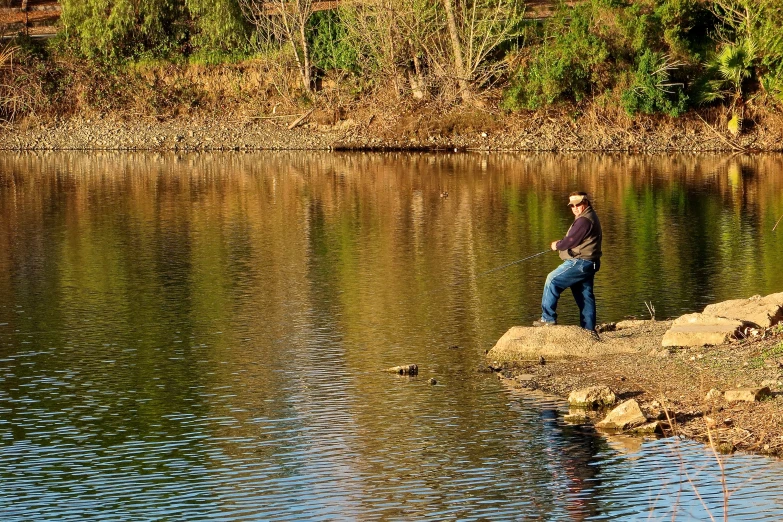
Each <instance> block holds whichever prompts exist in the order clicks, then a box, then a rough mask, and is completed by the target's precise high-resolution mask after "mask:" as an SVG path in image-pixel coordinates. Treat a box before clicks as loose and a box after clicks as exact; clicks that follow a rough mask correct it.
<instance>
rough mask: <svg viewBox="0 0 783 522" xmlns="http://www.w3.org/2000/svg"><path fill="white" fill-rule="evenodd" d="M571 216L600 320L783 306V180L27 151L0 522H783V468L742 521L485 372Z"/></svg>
mask: <svg viewBox="0 0 783 522" xmlns="http://www.w3.org/2000/svg"><path fill="white" fill-rule="evenodd" d="M573 190H587V191H588V192H590V193H591V194H593V196H594V201H595V207H596V209H597V212H598V213H599V216H600V217H601V219H602V224H603V228H604V233H605V240H604V252H605V257H604V260H603V262H602V269H601V272H599V274H598V277H597V288H596V293H597V299H598V314H599V321H601V322H603V321H615V320H619V319H622V318H624V317H628V316H638V317H648V310H647V306H646V305H645V302H647V303H651V304H652V306H654V307H655V310H656V315H657V317H658V318H665V317H670V316H676V315H679V314H681V313H684V312H691V311H698V310H700V309H701V308H702V307H703V306H705V305H706V304H708V303H712V302H716V301H718V300H724V299H729V298H741V297H748V296H751V295H754V294H767V293H772V292H780V291H783V270H781V268H780V261H779V258H780V252H783V223H781V226H779V227H778V228H777V229H776V230H775V231H773V230H772V229H773V227H774V225H775V223H776V221H777V219H778V218H779V217H780V216H781V215H783V158H781V157H780V156H714V155H666V156H626V155H615V156H611V155H602V156H599V155H518V154H517V155H483V154H443V155H432V154H364V153H353V154H326V153H324V154H318V153H301V152H297V153H275V154H272V153H269V154H203V155H195V154H194V155H174V154H171V155H154V154H113V153H106V154H102V153H93V154H76V153H74V154H63V153H59V154H40V155H37V154H23V155H8V154H5V155H0V483H1V484H2V488H0V519H2V520H3V521H23V520H24V521H27V520H36V521H40V520H85V519H96V520H100V519H103V520H188V521H190V520H253V519H257V520H333V519H341V520H362V521H363V520H419V519H429V520H528V519H535V520H601V519H605V520H615V519H624V520H634V519H640V520H648V519H652V520H658V519H666V520H672V519H676V520H705V519H709V518H710V516H712V517H715V519H723V517H724V509H727V510H728V516H729V518H730V519H731V520H770V519H783V500H781V499H783V485H782V484H781V482H780V480H779V477H780V476H781V474H783V462H780V461H776V460H772V459H767V458H763V457H758V456H748V455H734V456H729V457H723V458H722V464H723V466H724V467H725V479H726V484H727V491H728V492H729V493H730V496H729V500H728V503H726V502H725V501H724V499H725V495H724V491H723V489H722V483H721V473H720V469H719V466H718V464H717V462H716V459H715V456H714V455H712V453H711V452H710V451H708V450H707V449H705V448H704V447H703V446H701V445H699V444H695V443H691V442H688V441H678V440H675V439H662V440H640V439H634V438H623V437H606V436H602V435H597V434H595V433H594V432H593V431H592V430H590V429H588V428H585V427H575V426H569V425H567V424H565V423H564V422H563V421H562V415H563V412H564V411H566V410H567V409H566V408H565V406H564V403H563V402H562V401H561V400H559V399H557V398H553V397H547V396H544V395H537V394H535V393H530V392H527V393H524V392H521V391H514V390H509V389H506V388H504V387H503V385H502V384H501V383H500V382H499V381H498V380H497V379H495V377H494V376H492V375H490V374H487V373H483V372H482V371H480V370H481V369H482V367H483V365H484V352H485V350H487V349H488V348H491V347H492V345H493V344H494V342H495V340H496V339H497V338H499V337H500V336H501V335H502V334H503V333H504V332H505V331H506V330H507V329H508V328H509V327H511V326H514V325H520V324H522V325H524V324H528V323H529V322H530V321H532V320H533V319H536V318H537V317H538V315H539V312H540V308H539V303H540V296H541V289H542V285H543V281H544V278H545V277H546V274H547V273H548V272H549V271H550V270H551V269H552V268H554V267H555V266H556V265H557V264H558V258H557V256H556V255H555V254H554V253H548V254H546V255H542V256H539V257H536V258H533V259H530V260H528V261H525V262H522V263H519V264H516V265H512V266H510V267H508V268H505V269H502V270H497V271H493V269H494V268H496V267H499V266H502V265H505V264H507V263H510V262H512V261H514V260H517V259H521V258H524V257H527V256H530V255H532V254H535V253H538V252H541V251H544V250H546V249H547V245H548V244H549V242H550V241H552V240H554V239H559V238H560V237H562V235H563V233H564V232H565V230H566V229H567V228H568V226H569V224H570V222H571V221H572V215H571V213H570V211H569V210H568V208H567V207H566V205H565V203H566V200H567V195H568V193H569V192H571V191H573ZM446 193H448V195H446ZM560 311H561V321H562V322H564V323H577V322H578V321H577V310H576V307H575V305H574V304H573V302H572V299H571V298H570V296H568V295H565V296H564V298H563V299H562V301H561V307H560ZM408 363H416V364H418V365H419V367H420V369H421V370H420V375H419V376H418V377H414V378H403V377H399V376H397V375H392V374H387V373H383V372H382V371H380V370H382V369H383V368H386V367H389V366H394V365H398V364H408ZM430 378H434V379H436V380H437V385H434V386H432V385H430V384H428V380H429V379H430Z"/></svg>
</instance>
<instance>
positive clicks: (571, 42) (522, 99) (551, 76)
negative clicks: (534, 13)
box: [504, 5, 609, 109]
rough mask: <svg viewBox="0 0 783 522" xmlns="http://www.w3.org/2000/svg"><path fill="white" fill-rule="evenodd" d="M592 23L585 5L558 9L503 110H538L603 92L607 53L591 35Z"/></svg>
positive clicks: (604, 44)
mask: <svg viewBox="0 0 783 522" xmlns="http://www.w3.org/2000/svg"><path fill="white" fill-rule="evenodd" d="M569 15H570V16H569ZM592 21H593V20H592V17H591V9H590V6H589V5H588V6H578V7H577V8H575V9H573V10H565V9H561V10H560V11H559V13H558V14H557V15H556V16H555V17H554V18H553V19H552V20H551V21H549V22H547V23H545V24H544V31H543V37H542V41H541V43H540V44H538V45H536V46H535V47H533V48H532V49H529V50H528V55H529V57H530V58H529V61H528V63H527V64H526V67H523V68H521V69H520V70H519V71H518V72H517V74H516V76H515V77H514V78H513V79H512V80H511V82H510V86H509V89H508V90H507V91H506V94H505V97H504V106H505V107H506V108H510V109H520V108H524V109H537V108H539V107H542V106H545V105H549V104H552V103H555V102H558V101H562V100H575V101H579V100H581V99H582V98H584V97H585V96H587V95H588V94H590V93H591V92H593V91H594V90H596V89H598V90H602V89H603V88H605V86H606V84H607V81H608V75H607V72H608V71H607V68H608V64H607V63H606V62H607V59H608V58H609V50H608V47H607V45H606V42H604V41H603V40H601V39H600V38H599V37H597V36H596V35H594V34H593V33H592V32H591V30H590V28H591V25H592Z"/></svg>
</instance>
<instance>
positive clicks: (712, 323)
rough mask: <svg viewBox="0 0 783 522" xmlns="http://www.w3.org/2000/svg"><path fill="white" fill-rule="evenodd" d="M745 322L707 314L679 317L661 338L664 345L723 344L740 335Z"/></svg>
mask: <svg viewBox="0 0 783 522" xmlns="http://www.w3.org/2000/svg"><path fill="white" fill-rule="evenodd" d="M743 326H744V323H743V322H742V321H740V320H737V319H727V318H725V317H715V316H713V315H707V314H698V313H697V314H686V315H683V316H681V317H678V318H677V319H675V320H674V322H673V323H672V327H671V328H669V330H668V331H667V332H666V333H665V334H664V336H663V339H661V345H662V346H705V345H716V344H723V343H725V342H727V341H729V339H732V338H736V337H737V336H738V335H740V329H741V328H742V327H743Z"/></svg>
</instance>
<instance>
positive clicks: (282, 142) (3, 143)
mask: <svg viewBox="0 0 783 522" xmlns="http://www.w3.org/2000/svg"><path fill="white" fill-rule="evenodd" d="M575 114H578V115H575ZM723 119H725V117H724V115H722V113H720V112H714V114H712V113H707V114H705V115H704V116H702V115H699V114H695V113H694V114H690V115H686V116H682V117H680V118H677V119H672V118H668V117H655V118H654V117H641V118H637V119H630V118H629V117H627V116H624V115H614V116H612V117H609V116H607V115H605V114H603V113H601V112H600V111H598V110H597V109H594V110H589V111H586V112H584V113H583V112H581V111H576V112H574V110H563V111H561V112H558V113H555V112H552V111H540V112H531V113H504V112H502V111H500V110H497V109H477V108H464V107H459V106H457V107H449V108H442V107H439V106H434V105H421V106H403V107H394V106H389V107H382V106H380V105H378V104H367V105H365V106H362V107H356V108H353V109H352V110H350V111H347V112H346V111H345V110H342V109H335V108H330V107H325V108H319V109H314V108H313V109H309V110H306V111H303V112H297V111H292V112H291V113H290V114H274V113H270V114H257V113H254V112H253V111H250V110H248V109H246V108H243V107H235V108H233V109H228V110H226V111H224V112H220V113H215V112H193V113H186V114H184V115H180V116H174V117H169V118H161V117H153V116H149V115H139V116H132V115H127V114H77V115H74V116H71V117H62V116H54V117H47V118H43V117H36V116H28V117H26V118H25V119H23V120H21V121H19V122H16V123H13V124H7V125H5V126H4V127H2V128H0V150H12V151H48V150H76V151H93V150H96V151H97V150H116V151H139V150H150V151H182V152H189V151H226V150H233V151H257V150H410V151H422V150H426V151H437V150H452V151H453V150H454V149H457V150H479V151H562V152H572V151H604V152H661V151H693V152H697V151H716V152H720V151H724V152H725V151H764V152H774V151H781V150H783V139H782V138H783V115H778V114H776V113H765V114H764V116H763V117H762V116H758V117H756V119H755V120H752V119H749V120H748V123H747V124H746V127H745V130H744V131H743V133H742V134H740V135H739V136H733V135H732V134H731V133H729V132H728V131H726V130H725V125H724V122H723Z"/></svg>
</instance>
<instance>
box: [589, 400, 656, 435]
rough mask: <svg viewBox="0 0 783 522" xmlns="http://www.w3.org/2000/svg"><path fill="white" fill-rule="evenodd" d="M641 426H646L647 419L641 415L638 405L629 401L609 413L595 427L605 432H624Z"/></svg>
mask: <svg viewBox="0 0 783 522" xmlns="http://www.w3.org/2000/svg"><path fill="white" fill-rule="evenodd" d="M642 424H647V417H645V416H644V413H642V409H641V408H640V407H639V403H638V402H636V401H635V400H634V399H629V400H627V401H625V402H624V403H622V404H620V405H619V406H618V407H616V408H615V409H613V410H612V411H610V412H609V415H607V416H606V418H605V419H604V420H602V421H601V422H599V423H597V424H596V425H595V427H596V428H601V429H605V430H616V431H626V430H629V429H631V428H635V427H637V426H641V425H642Z"/></svg>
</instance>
